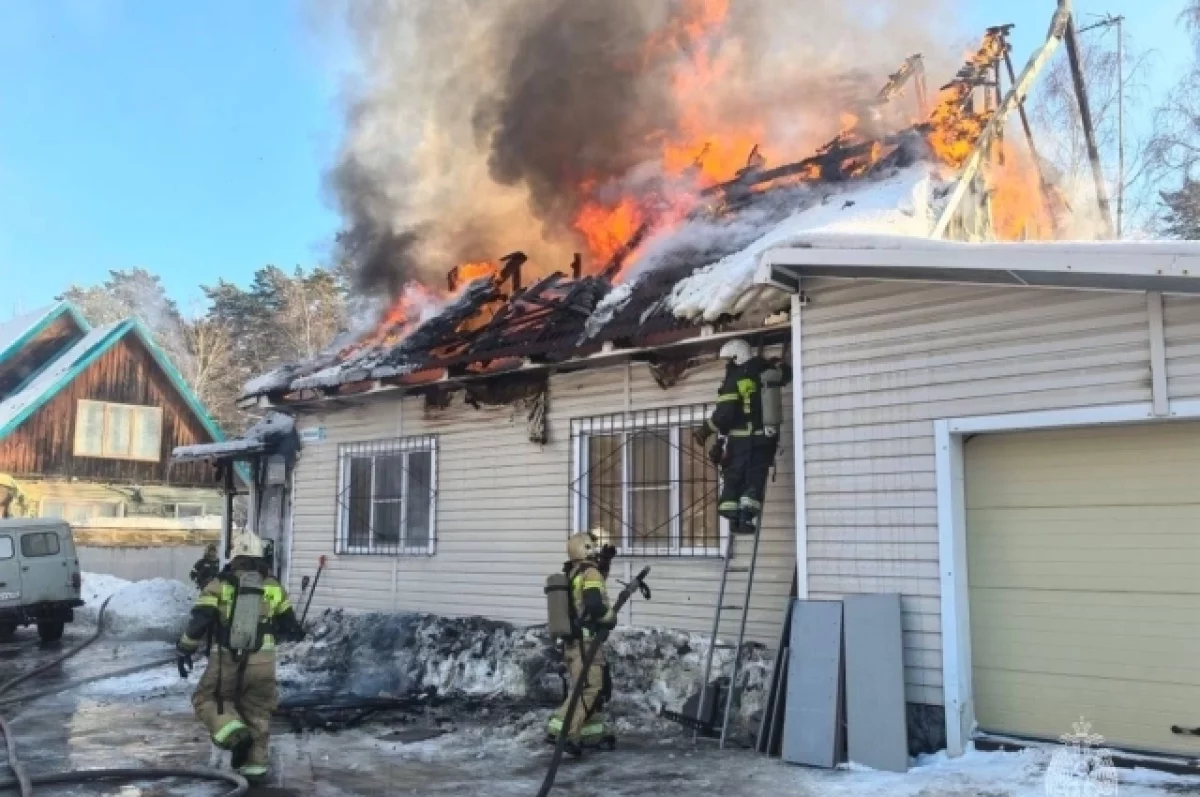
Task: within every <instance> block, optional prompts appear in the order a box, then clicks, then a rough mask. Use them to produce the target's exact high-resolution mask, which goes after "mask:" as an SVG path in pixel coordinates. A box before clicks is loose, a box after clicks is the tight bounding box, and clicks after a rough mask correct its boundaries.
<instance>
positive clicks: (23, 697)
mask: <svg viewBox="0 0 1200 797" xmlns="http://www.w3.org/2000/svg"><path fill="white" fill-rule="evenodd" d="M175 661H176V658H175V656H172V657H170V658H169V659H155V660H154V661H148V662H146V663H145V664H135V665H134V666H132V667H126V668H124V669H122V670H114V671H112V672H106V673H104V674H103V675H89V676H88V677H87V678H78V679H76V680H74V681H67V682H66V683H62V684H58V685H57V686H52V687H50V688H49V689H39V690H37V691H36V692H22V693H21V694H19V695H13V696H12V697H6V698H4V699H3V700H0V708H4V707H5V706H13V705H16V704H17V703H24V702H25V701H27V700H36V699H37V698H39V697H47V696H48V695H56V694H58V693H59V692H66V691H67V690H69V689H74V688H76V687H79V686H84V685H86V684H90V683H94V682H96V681H107V680H109V679H110V678H123V677H124V676H126V675H133V674H134V673H139V672H144V671H145V670H153V669H154V668H156V667H164V666H166V665H168V664H174V663H175Z"/></svg>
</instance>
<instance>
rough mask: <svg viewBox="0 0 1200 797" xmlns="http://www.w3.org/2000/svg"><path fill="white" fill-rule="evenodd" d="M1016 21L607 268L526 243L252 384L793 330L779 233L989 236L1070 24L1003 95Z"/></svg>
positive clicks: (401, 376) (509, 369) (267, 394)
mask: <svg viewBox="0 0 1200 797" xmlns="http://www.w3.org/2000/svg"><path fill="white" fill-rule="evenodd" d="M1057 19H1058V18H1057V17H1056V24H1058V23H1057ZM1010 27H1011V26H1005V27H998V28H991V29H989V30H988V31H987V34H986V36H985V37H984V40H983V43H982V44H981V46H980V48H979V50H978V51H977V52H976V53H974V54H972V55H971V56H970V57H969V58H968V60H967V63H966V65H965V66H964V67H963V68H962V69H961V70H960V71H959V72H958V73H957V74H956V75H955V77H954V78H953V79H952V80H951V81H950V82H949V83H948V84H946V85H945V86H944V87H942V89H941V90H940V92H939V94H938V102H937V103H936V105H935V107H933V109H932V110H930V109H928V108H927V107H926V98H925V90H924V71H923V67H922V65H921V60H920V57H919V56H914V57H912V58H910V59H908V60H907V61H906V62H905V64H904V65H903V66H902V68H901V69H900V70H899V71H897V72H896V73H895V74H893V75H891V76H890V77H889V79H888V81H887V83H886V84H885V86H884V87H883V89H882V90H881V91H880V92H879V93H878V95H876V97H875V98H874V99H873V101H872V102H870V103H868V104H867V107H866V108H864V109H861V110H862V111H863V113H862V115H861V116H856V119H862V120H864V121H856V122H855V123H854V124H853V125H851V126H849V127H848V128H847V129H844V130H843V131H842V132H841V133H839V134H838V136H837V137H835V138H834V139H833V140H832V141H830V142H829V143H828V144H826V145H825V146H823V147H821V148H820V149H818V150H817V152H816V153H814V154H813V155H812V156H810V157H808V158H805V159H803V160H801V161H797V162H795V163H790V164H785V165H782V166H777V167H774V168H767V165H766V163H765V162H764V160H763V159H762V157H761V156H760V155H759V154H758V152H757V150H755V151H753V152H751V153H750V156H749V158H748V160H747V163H746V166H745V167H744V168H743V169H741V170H740V171H739V172H738V174H737V175H736V176H735V177H734V179H732V180H730V181H728V182H726V183H723V184H720V185H715V186H712V187H710V188H707V189H704V190H703V191H702V192H700V194H699V195H698V196H696V197H695V198H694V203H693V205H692V207H691V209H690V210H689V212H688V213H687V214H686V215H685V216H684V218H683V219H682V220H673V221H672V223H670V224H663V225H661V228H660V229H656V228H655V226H654V223H653V220H651V221H648V222H646V223H644V224H643V225H642V226H641V227H640V228H639V229H637V230H636V231H635V232H634V234H633V235H632V236H631V237H630V239H629V240H628V241H627V242H626V244H625V245H624V246H622V247H621V248H620V249H618V250H617V253H616V254H615V255H614V256H613V259H612V260H611V261H610V262H609V263H608V264H607V265H606V266H605V267H604V268H603V269H602V270H601V271H600V273H598V274H594V275H584V274H582V273H581V272H582V268H581V265H580V260H579V258H578V256H577V257H576V261H575V263H574V264H573V265H572V270H571V273H570V274H566V273H563V272H554V273H552V274H550V275H548V276H545V277H542V278H540V279H538V280H537V281H535V282H533V283H532V284H530V285H528V286H527V287H526V286H524V285H523V284H522V279H521V277H522V274H521V269H522V266H523V265H525V261H526V258H525V256H524V255H523V254H521V253H519V252H518V253H513V254H511V255H508V256H507V257H505V258H504V259H502V261H501V263H502V265H501V266H499V267H497V268H496V270H495V273H493V274H492V275H490V276H485V277H482V278H479V279H475V280H473V281H470V282H468V283H467V284H465V285H463V286H459V287H458V288H457V290H456V292H454V293H453V295H451V296H450V297H449V298H448V299H446V300H445V302H444V304H442V305H441V307H440V309H439V310H438V311H437V312H435V313H433V314H432V315H431V316H428V317H425V318H424V319H423V320H420V321H418V322H416V323H413V322H410V321H408V320H407V318H408V315H407V314H401V319H402V320H401V321H400V322H398V323H396V322H391V321H389V319H388V318H387V317H386V316H385V317H384V319H383V320H382V321H380V322H379V323H377V324H376V326H375V327H374V328H373V329H371V330H369V331H368V332H366V333H365V334H360V335H357V336H353V335H350V336H343V337H342V338H340V339H339V340H338V341H335V343H334V344H333V345H332V346H331V347H330V348H329V349H328V350H327V351H326V352H324V353H323V354H321V355H320V356H318V357H316V358H314V359H312V360H309V361H306V362H300V363H292V364H288V365H284V366H282V367H280V368H277V369H275V370H273V371H271V372H269V373H267V374H264V375H262V376H259V377H257V378H255V379H253V380H251V381H250V382H249V383H247V385H246V386H245V389H244V396H243V399H244V400H246V401H251V400H252V401H258V402H260V403H264V404H267V403H294V402H305V401H313V400H320V399H322V398H328V397H333V396H339V395H350V394H357V393H362V392H365V391H370V390H374V389H377V388H379V387H383V386H387V387H407V388H414V389H416V388H422V387H426V388H427V387H428V386H429V385H433V384H447V383H451V384H452V383H455V382H462V381H466V380H473V379H481V378H489V377H495V376H497V375H500V374H512V373H515V372H519V371H523V370H529V369H531V368H539V369H545V368H548V367H555V368H563V367H572V366H575V367H582V366H584V365H586V364H588V363H590V362H594V361H595V360H596V358H600V357H608V356H613V355H614V354H617V355H622V354H623V355H624V356H633V355H635V354H637V353H641V354H643V355H645V354H646V352H647V350H656V351H661V350H662V349H663V348H664V347H668V346H674V345H679V344H682V343H699V342H702V341H703V342H707V341H711V340H713V339H715V338H720V337H724V336H727V335H732V334H746V333H752V334H756V335H757V336H758V337H759V338H760V339H761V338H763V337H770V336H772V335H774V336H778V337H781V336H782V334H783V333H784V332H785V330H786V324H782V323H781V324H773V325H772V324H769V323H767V321H768V319H769V318H770V316H771V315H772V314H774V313H776V312H777V311H779V310H781V309H783V308H785V307H786V306H787V301H788V299H787V294H786V293H785V292H783V291H781V290H779V289H777V288H775V287H772V286H770V285H762V284H755V282H754V274H755V270H756V268H757V266H758V260H759V257H760V255H761V254H762V253H763V252H764V251H766V250H767V249H769V248H772V247H776V246H780V245H786V244H790V243H796V242H798V241H799V240H801V239H804V238H806V237H809V236H812V235H814V234H818V235H819V234H825V233H829V234H835V235H836V234H846V233H853V234H882V235H902V236H911V237H923V238H930V237H934V236H935V234H936V235H946V236H950V237H956V238H959V239H962V240H972V239H974V240H979V239H980V238H984V239H986V238H987V237H989V235H990V232H991V231H990V227H989V225H990V217H989V213H990V202H989V201H988V200H987V193H988V191H987V188H986V187H985V186H981V185H980V184H979V183H980V176H979V172H980V167H981V163H982V160H981V158H980V157H979V155H978V151H979V149H980V148H982V147H984V146H987V145H989V144H994V142H995V140H996V136H995V130H996V129H998V128H1000V127H1002V122H1003V120H1002V119H999V118H998V117H999V116H1000V115H1001V114H1006V113H1008V112H1010V111H1011V110H1012V109H1013V108H1014V107H1019V105H1020V101H1021V99H1023V95H1024V92H1027V91H1028V88H1029V85H1030V84H1031V74H1032V73H1033V72H1035V71H1036V69H1035V67H1037V68H1040V65H1041V64H1044V62H1045V58H1046V51H1047V49H1052V46H1051V45H1052V44H1053V43H1055V42H1056V41H1057V39H1058V38H1061V37H1062V35H1063V34H1062V30H1061V29H1059V30H1057V32H1056V28H1053V27H1052V29H1051V33H1050V38H1049V39H1048V40H1047V45H1045V46H1044V47H1043V48H1042V50H1041V51H1039V53H1037V54H1035V57H1034V58H1032V59H1031V60H1030V65H1029V66H1027V67H1026V70H1025V71H1024V72H1023V73H1022V75H1021V78H1019V79H1016V78H1015V77H1014V79H1013V84H1014V88H1013V89H1012V90H1011V91H1010V93H1009V97H1004V98H1001V97H1000V82H999V80H1000V69H1001V64H1002V63H1005V62H1006V61H1007V60H1008V58H1009V51H1010V48H1009V45H1008V41H1007V35H1008V32H1009V28H1010ZM1056 37H1057V38H1056ZM1010 75H1011V69H1010ZM909 83H915V86H916V89H917V91H916V95H917V101H918V107H919V109H920V114H919V116H920V118H923V119H924V121H922V122H919V123H917V124H913V125H911V126H909V127H907V128H905V129H902V130H900V131H898V132H891V133H874V132H873V131H874V129H875V128H877V127H878V125H877V124H875V121H876V120H877V119H878V113H877V111H878V109H879V108H881V107H882V106H883V105H884V104H886V103H888V102H890V101H892V100H893V99H894V98H895V97H896V96H897V95H898V94H899V93H900V92H901V90H902V89H903V88H904V87H905V86H906V84H909ZM1017 94H1020V96H1018V97H1017V99H1016V101H1015V103H1014V102H1010V99H1011V97H1012V95H1017ZM978 95H982V97H980V96H978ZM964 183H969V185H967V186H966V187H965V188H964V185H963V184H964ZM1042 186H1043V188H1045V181H1044V180H1043V181H1042ZM968 197H971V198H973V199H974V201H973V202H969V201H968ZM1047 204H1048V205H1049V204H1050V203H1049V201H1048V200H1047ZM451 281H452V282H453V281H454V280H453V279H452V280H451Z"/></svg>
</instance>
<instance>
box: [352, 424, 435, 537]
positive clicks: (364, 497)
mask: <svg viewBox="0 0 1200 797" xmlns="http://www.w3.org/2000/svg"><path fill="white" fill-rule="evenodd" d="M337 506H338V524H337V545H336V550H337V552H338V553H339V554H375V555H385V556H432V555H433V554H434V552H435V551H436V549H437V522H436V520H437V516H436V508H437V438H436V437H434V436H432V435H424V436H420V437H401V438H395V439H392V440H373V441H369V442H362V443H343V444H342V445H340V446H338V500H337Z"/></svg>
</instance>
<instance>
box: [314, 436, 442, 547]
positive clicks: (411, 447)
mask: <svg viewBox="0 0 1200 797" xmlns="http://www.w3.org/2000/svg"><path fill="white" fill-rule="evenodd" d="M383 446H387V448H383ZM373 447H378V448H373ZM360 449H361V450H360ZM413 452H428V453H429V542H428V543H426V544H425V545H407V544H405V543H406V542H407V537H408V506H409V504H408V478H407V473H408V455H409V454H411V453H413ZM400 454H402V455H403V456H404V465H403V467H402V470H403V472H404V473H405V474H406V477H405V478H404V479H402V480H401V486H400V498H398V499H388V500H391V501H399V502H400V535H401V536H400V541H399V543H397V544H394V545H393V544H376V542H375V535H374V526H375V505H376V504H377V503H378V501H377V500H376V498H375V460H376V458H377V457H381V456H396V455H400ZM366 458H370V459H371V522H370V528H371V531H372V533H371V535H370V539H369V540H368V542H367V544H366V545H351V544H350V504H349V502H348V501H343V500H342V498H341V496H344V495H346V491H347V490H348V489H349V486H350V462H351V460H354V459H366ZM437 473H438V441H437V438H436V437H434V436H432V435H430V436H423V437H404V438H398V439H393V440H370V441H362V442H360V443H345V444H343V445H342V446H340V447H339V450H338V479H337V482H338V484H337V496H338V499H337V507H338V523H337V539H336V543H337V544H336V547H335V550H336V551H337V553H339V554H346V555H367V556H434V555H435V554H436V553H437V496H438V487H437Z"/></svg>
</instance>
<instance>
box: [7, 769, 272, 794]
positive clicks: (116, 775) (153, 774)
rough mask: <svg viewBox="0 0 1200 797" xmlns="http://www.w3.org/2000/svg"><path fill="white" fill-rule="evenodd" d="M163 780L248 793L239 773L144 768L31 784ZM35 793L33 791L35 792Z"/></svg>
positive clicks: (54, 776) (85, 772) (40, 778)
mask: <svg viewBox="0 0 1200 797" xmlns="http://www.w3.org/2000/svg"><path fill="white" fill-rule="evenodd" d="M159 778H187V779H189V780H211V781H217V782H223V783H228V784H229V785H231V786H233V789H232V790H231V791H228V792H226V793H225V794H223V795H222V797H240V796H241V795H243V794H245V793H246V790H247V788H249V787H248V786H247V785H246V779H245V778H243V777H242V776H241V775H239V774H237V773H236V772H222V771H221V770H219V769H150V768H146V769H142V768H139V767H131V768H127V769H80V770H77V771H75V772H47V773H46V774H45V775H34V776H33V777H31V778H29V781H30V783H31V784H33V785H34V786H50V785H55V784H61V783H93V782H96V781H105V780H151V779H153V780H157V779H159ZM16 785H17V781H15V780H0V789H11V788H12V787H13V786H16ZM31 793H32V792H31Z"/></svg>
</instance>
